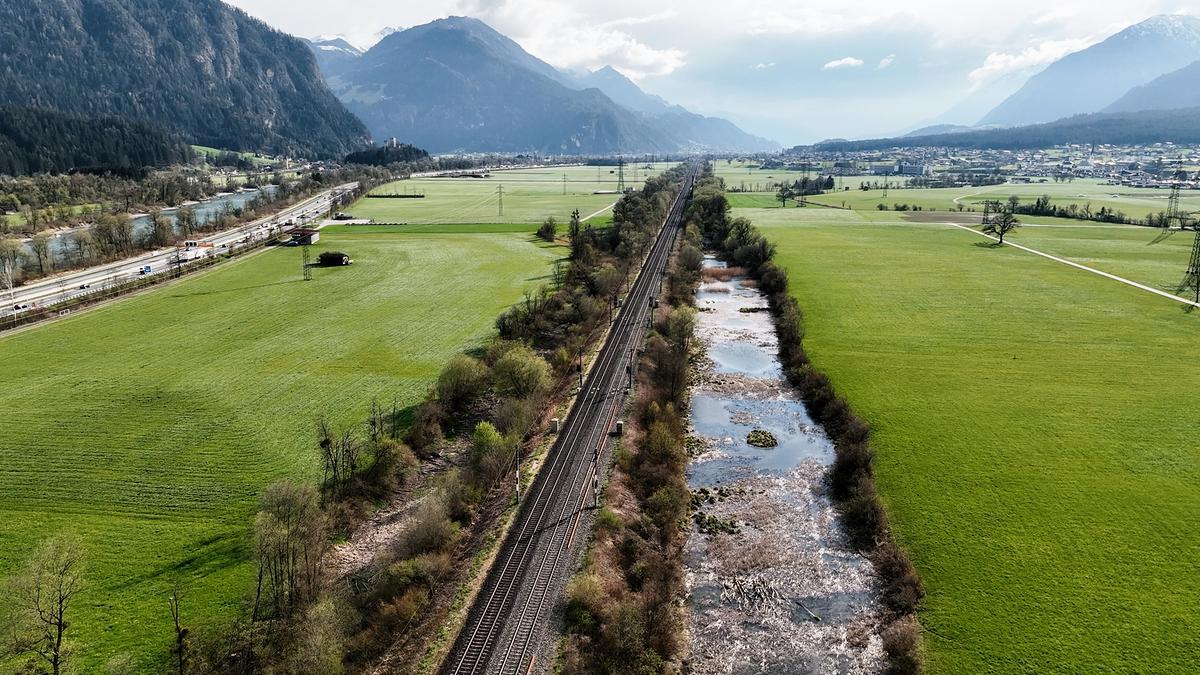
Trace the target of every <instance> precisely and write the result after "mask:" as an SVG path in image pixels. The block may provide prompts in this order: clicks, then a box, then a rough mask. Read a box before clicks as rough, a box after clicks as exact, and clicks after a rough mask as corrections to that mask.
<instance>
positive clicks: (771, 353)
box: [684, 257, 884, 675]
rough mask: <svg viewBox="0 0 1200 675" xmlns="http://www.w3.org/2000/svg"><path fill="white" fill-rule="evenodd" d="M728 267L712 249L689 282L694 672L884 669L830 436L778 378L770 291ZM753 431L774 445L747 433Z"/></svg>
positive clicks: (866, 573)
mask: <svg viewBox="0 0 1200 675" xmlns="http://www.w3.org/2000/svg"><path fill="white" fill-rule="evenodd" d="M723 268H725V265H724V263H722V262H720V261H717V260H715V259H713V258H711V257H709V258H707V259H706V260H705V269H706V274H705V277H706V279H705V281H704V282H703V283H702V285H701V287H700V289H699V291H698V292H697V294H696V305H697V308H698V309H699V310H700V313H699V317H698V321H697V333H698V336H699V338H700V340H701V341H702V342H703V343H704V345H705V348H706V357H705V359H704V361H703V363H702V365H701V367H700V372H699V373H698V377H697V378H696V383H695V384H694V385H693V388H692V402H691V424H692V432H693V436H694V437H695V438H696V439H697V440H698V443H692V445H693V447H692V460H691V463H690V465H689V468H688V475H687V479H688V483H689V487H690V488H691V490H692V493H693V495H694V498H693V502H694V503H697V504H699V507H698V511H697V513H698V516H697V521H700V520H703V521H704V523H705V527H703V528H702V527H701V526H700V525H699V524H698V522H694V523H693V527H692V533H691V536H690V537H689V539H688V543H687V544H686V547H685V551H684V564H685V568H686V577H687V588H688V608H689V612H688V642H689V645H688V647H689V649H688V651H689V654H690V659H689V664H690V666H691V669H692V672H694V673H698V674H709V673H712V674H730V675H732V674H738V675H740V674H743V673H875V672H880V671H881V670H882V669H883V667H884V660H883V649H882V640H881V638H880V616H881V609H880V604H879V599H878V589H877V579H876V575H875V573H874V569H873V567H872V565H871V563H870V562H869V561H868V560H866V559H865V558H864V557H863V556H862V555H860V554H859V553H857V552H855V551H854V550H853V549H852V548H851V547H850V546H849V545H848V544H847V540H846V537H845V535H844V533H843V532H842V529H841V524H840V522H839V520H838V516H837V513H836V511H835V510H834V507H833V504H832V503H831V501H830V498H829V497H828V495H827V493H826V484H827V477H828V473H829V467H830V465H831V463H832V461H833V456H834V455H833V444H832V443H831V442H830V440H829V438H828V437H827V436H826V435H825V433H824V431H823V430H822V429H820V428H819V427H817V426H816V425H815V424H814V423H813V421H812V419H811V418H810V417H809V416H808V413H807V411H806V410H805V407H804V403H803V402H802V401H800V400H799V397H798V395H797V394H796V392H795V391H794V390H793V389H792V388H791V387H790V386H789V385H788V384H787V382H786V381H785V380H784V378H783V372H782V367H781V365H780V362H779V359H778V357H777V351H778V349H777V346H778V343H777V339H776V337H775V330H774V326H773V323H772V318H771V314H770V312H769V308H768V305H767V301H766V298H765V297H764V296H763V295H762V293H760V292H759V291H758V290H757V289H756V288H755V287H754V284H753V282H752V281H751V280H748V279H745V278H743V277H736V276H735V277H732V278H729V277H728V274H727V273H726V274H724V275H722V274H721V273H720V272H717V273H715V274H714V271H715V270H720V269H723ZM722 276H724V277H725V279H722V278H721V277H722ZM726 279H727V280H726ZM754 430H762V431H766V432H769V433H770V434H771V435H772V436H774V439H775V440H776V441H777V445H776V446H775V447H770V448H760V447H755V446H752V445H750V443H749V442H748V440H747V437H748V435H749V434H750V432H751V431H754Z"/></svg>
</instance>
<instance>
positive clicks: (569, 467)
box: [441, 173, 695, 675]
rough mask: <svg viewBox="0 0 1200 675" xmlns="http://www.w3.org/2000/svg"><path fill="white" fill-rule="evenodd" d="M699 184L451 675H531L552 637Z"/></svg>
mask: <svg viewBox="0 0 1200 675" xmlns="http://www.w3.org/2000/svg"><path fill="white" fill-rule="evenodd" d="M694 183H695V174H694V173H691V174H689V175H688V176H687V177H685V178H684V179H683V182H682V184H681V187H680V190H679V194H678V195H677V196H676V198H675V201H674V203H673V204H672V205H671V209H670V211H669V212H668V215H667V218H666V220H665V221H664V222H663V225H662V227H661V228H660V229H659V232H658V236H657V237H656V239H655V242H654V246H653V247H652V248H651V250H650V253H649V254H648V256H647V258H646V264H645V265H644V266H643V267H642V269H641V271H640V272H639V273H638V275H637V278H636V279H635V280H634V283H633V286H632V288H631V289H630V292H629V294H628V296H627V297H626V299H625V303H624V306H623V307H622V308H621V311H620V312H619V313H618V315H617V319H616V323H615V324H614V325H613V329H612V331H610V333H609V336H608V339H607V340H606V341H605V343H604V346H603V347H602V348H601V350H600V353H599V355H598V357H597V359H596V362H595V365H594V367H593V368H592V371H591V373H590V374H589V375H588V378H587V380H586V381H585V382H584V386H583V389H582V391H581V392H580V395H579V397H578V398H577V399H576V400H575V404H574V405H573V406H572V408H571V412H570V414H569V415H568V417H567V421H566V424H565V425H564V427H563V429H562V431H561V432H560V434H559V437H558V439H557V440H556V441H555V443H554V444H553V445H552V446H551V449H550V452H549V455H548V457H547V460H546V464H545V465H544V466H543V467H542V470H541V471H540V472H539V473H538V476H537V478H536V479H535V480H534V482H533V485H532V486H530V489H529V491H528V496H526V498H525V500H524V501H523V502H522V503H521V505H520V506H519V507H518V510H517V517H516V520H515V522H514V523H513V526H512V528H511V529H510V531H509V533H508V536H507V537H506V538H505V540H504V542H503V543H502V544H501V548H500V552H499V554H498V555H497V556H496V559H495V562H494V563H493V564H492V567H491V569H490V570H489V571H488V574H487V577H486V578H485V580H484V583H483V585H482V587H481V588H480V591H479V594H478V595H477V596H476V599H475V602H474V604H473V605H472V606H471V609H470V610H469V612H468V614H467V621H466V623H465V625H464V626H463V629H462V631H461V632H460V633H459V635H458V638H457V639H456V641H455V643H454V647H453V648H452V649H451V651H450V654H449V656H448V657H447V659H446V661H445V662H444V663H443V664H442V670H441V672H442V673H445V674H447V675H468V674H475V673H492V672H498V673H506V674H517V673H520V674H522V675H524V674H525V673H528V672H530V671H531V670H532V669H533V666H534V662H533V661H534V659H535V658H536V655H537V652H538V649H537V646H536V645H535V644H534V642H535V640H536V637H537V635H538V634H539V632H544V631H542V630H541V629H543V628H545V626H544V625H543V623H544V622H545V621H546V620H547V619H548V617H549V612H548V611H547V609H548V607H550V606H552V605H553V603H554V601H555V600H556V597H557V596H556V594H555V593H554V591H555V589H557V588H558V587H559V584H557V583H555V582H556V580H558V579H559V575H560V574H561V572H562V567H563V564H564V562H565V561H566V560H567V559H568V558H569V552H570V549H571V547H572V545H573V544H574V542H575V541H576V540H577V539H578V532H577V530H578V528H579V523H580V519H581V517H582V515H583V511H584V509H585V507H586V505H587V501H588V496H589V493H591V492H592V487H593V485H595V484H598V481H599V479H600V474H601V466H602V465H601V459H602V457H603V456H604V446H605V445H606V443H605V441H606V439H607V437H608V435H609V432H610V430H611V429H612V426H613V424H614V422H615V421H616V416H617V414H618V413H619V412H620V410H621V408H622V406H623V405H624V402H625V398H626V394H627V389H626V381H627V378H628V377H629V373H630V372H632V371H631V370H628V369H632V367H633V365H634V363H633V359H634V358H635V357H636V354H637V347H638V346H639V345H640V344H641V343H642V341H643V339H644V337H645V333H646V330H647V328H648V325H649V319H650V316H651V311H652V303H653V299H654V298H655V297H657V295H658V291H659V289H660V286H661V283H662V279H663V276H664V274H665V272H666V267H667V263H668V262H669V260H670V257H671V251H672V249H673V248H674V246H675V240H676V238H677V236H678V233H679V230H680V229H681V226H682V224H683V215H684V210H685V209H686V207H687V203H688V200H689V199H690V197H691V193H692V188H693V185H694ZM622 366H627V368H628V369H627V368H623V367H622Z"/></svg>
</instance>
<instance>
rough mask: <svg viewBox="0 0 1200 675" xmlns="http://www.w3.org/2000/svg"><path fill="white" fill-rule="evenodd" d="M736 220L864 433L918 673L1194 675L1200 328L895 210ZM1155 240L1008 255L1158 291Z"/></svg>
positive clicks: (1063, 235) (1165, 267) (1096, 239)
mask: <svg viewBox="0 0 1200 675" xmlns="http://www.w3.org/2000/svg"><path fill="white" fill-rule="evenodd" d="M736 215H745V216H748V217H751V218H752V219H754V220H755V222H756V223H757V224H758V225H759V226H760V227H761V228H762V229H763V230H764V232H765V233H766V234H767V235H768V236H769V237H770V238H771V239H772V240H774V241H775V242H776V243H777V244H778V246H779V260H780V262H781V263H782V264H784V265H785V266H786V267H787V268H788V270H789V272H790V275H791V278H792V286H793V292H794V293H795V294H796V295H797V298H798V299H799V301H800V304H801V306H802V307H803V308H804V310H805V316H806V325H807V329H808V330H807V332H808V336H807V339H806V347H807V349H808V352H809V354H810V356H811V357H812V359H813V361H814V362H815V363H816V364H817V365H818V366H819V367H820V368H822V369H823V370H824V371H825V372H826V373H828V374H829V376H830V377H831V378H832V379H833V381H834V382H835V384H836V386H837V387H838V389H839V390H840V392H841V393H842V394H843V395H844V396H846V397H847V398H848V399H849V401H850V402H851V404H852V405H853V407H854V408H855V409H856V410H857V411H858V412H859V414H860V415H861V416H862V417H864V419H866V420H867V421H868V422H869V423H870V424H871V425H872V428H873V430H874V443H875V445H876V447H877V449H878V452H879V457H878V461H877V468H878V475H879V487H880V490H881V493H882V494H883V497H884V499H885V502H886V504H887V507H888V509H889V512H890V513H891V515H892V518H893V526H894V529H895V533H896V536H897V538H898V539H899V541H900V542H901V543H902V544H903V545H904V546H906V547H907V548H908V549H909V550H910V551H911V553H912V555H913V558H914V561H915V562H916V564H917V566H918V568H919V570H920V572H921V575H922V577H923V579H924V581H925V584H926V587H927V590H928V596H927V599H926V602H925V608H924V610H923V611H922V613H921V620H922V623H923V625H924V627H925V628H926V633H925V646H926V650H927V652H928V656H929V664H930V667H931V670H932V672H934V673H974V672H1189V671H1191V670H1193V669H1194V666H1195V658H1196V656H1195V655H1196V654H1197V653H1198V651H1197V650H1198V649H1200V613H1198V612H1197V611H1196V607H1197V606H1198V605H1200V584H1198V583H1197V579H1198V578H1200V577H1198V575H1197V563H1196V559H1197V554H1198V553H1200V530H1197V528H1196V527H1195V526H1196V523H1198V522H1200V499H1197V498H1196V488H1195V486H1196V484H1197V480H1198V479H1200V463H1198V462H1200V450H1198V446H1197V444H1196V441H1195V438H1194V432H1195V429H1196V425H1195V420H1194V415H1192V414H1191V412H1190V408H1189V407H1188V401H1190V400H1191V399H1192V398H1193V396H1194V392H1195V391H1197V389H1198V388H1200V369H1197V368H1194V367H1192V365H1191V364H1193V363H1194V362H1195V361H1196V360H1197V359H1198V358H1200V342H1198V341H1197V340H1196V331H1197V330H1198V329H1200V315H1197V314H1190V313H1186V312H1184V311H1183V309H1182V307H1181V306H1180V305H1178V304H1176V303H1172V302H1170V301H1168V300H1165V299H1162V298H1158V297H1156V296H1153V295H1151V294H1149V293H1146V292H1145V291H1140V290H1137V289H1134V288H1130V287H1128V286H1124V285H1121V284H1119V283H1116V282H1113V281H1110V280H1107V279H1104V278H1101V277H1098V276H1095V275H1091V274H1088V273H1086V272H1082V271H1079V270H1076V269H1073V268H1070V267H1068V266H1066V265H1062V264H1059V263H1054V262H1052V261H1048V260H1044V259H1041V258H1038V257H1035V256H1033V255H1030V254H1027V253H1023V252H1021V251H1018V250H1015V249H1012V248H1002V249H998V248H994V247H991V246H987V245H982V246H981V245H979V244H981V243H985V242H984V240H983V239H982V238H979V237H977V236H975V235H972V234H971V233H969V232H964V231H962V230H958V229H955V228H950V227H947V226H944V225H937V224H919V223H912V222H904V221H900V220H898V219H897V218H896V215H897V214H891V220H890V221H889V220H885V219H883V217H882V214H870V215H871V217H869V218H868V217H865V216H867V215H868V214H865V213H864V214H855V213H852V212H829V211H823V212H818V211H816V210H813V209H807V210H800V209H789V210H783V209H745V210H739V211H737V212H736ZM1154 235H1155V233H1154V232H1152V231H1151V232H1147V231H1145V230H1136V229H1133V228H1129V229H1123V230H1116V231H1115V232H1113V231H1110V230H1107V229H1104V230H1101V229H1082V228H1075V229H1069V228H1028V229H1025V230H1021V231H1019V232H1018V234H1017V235H1016V236H1015V237H1014V240H1017V239H1019V240H1020V241H1021V242H1022V243H1025V244H1027V245H1031V246H1034V247H1036V248H1043V249H1057V251H1051V252H1058V253H1068V254H1071V256H1072V257H1077V258H1086V259H1089V260H1091V263H1092V264H1093V265H1095V266H1098V267H1101V268H1102V269H1107V267H1109V266H1112V267H1120V268H1122V269H1123V271H1124V272H1125V273H1126V274H1128V275H1130V276H1134V277H1141V279H1139V280H1147V279H1163V280H1168V279H1173V274H1175V275H1177V274H1179V273H1181V272H1182V269H1183V267H1184V266H1186V252H1187V251H1186V246H1184V242H1183V237H1184V236H1186V235H1184V234H1183V233H1179V234H1177V235H1175V237H1176V238H1177V239H1178V240H1177V241H1175V240H1172V241H1170V242H1169V243H1168V244H1165V245H1164V244H1162V243H1160V244H1156V245H1148V244H1147V240H1148V239H1151V238H1153V236H1154ZM1189 243H1190V240H1189ZM1164 246H1170V247H1171V248H1169V249H1168V248H1165V247H1164ZM1160 247H1162V248H1160ZM1171 270H1174V273H1172V272H1171ZM1109 271H1118V270H1109Z"/></svg>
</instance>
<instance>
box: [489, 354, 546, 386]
mask: <svg viewBox="0 0 1200 675" xmlns="http://www.w3.org/2000/svg"><path fill="white" fill-rule="evenodd" d="M492 375H493V377H494V379H495V382H496V392H497V393H499V394H501V395H502V396H515V397H517V398H529V397H531V396H534V395H536V394H540V393H542V392H544V391H545V390H546V388H547V387H549V385H550V364H548V363H546V360H545V359H543V358H542V357H540V356H538V355H537V354H536V353H534V351H533V350H532V349H530V348H529V347H526V346H524V345H521V346H517V347H514V348H512V349H510V350H509V351H508V352H507V353H506V354H504V356H502V357H500V359H499V360H497V361H496V365H495V366H494V367H493V368H492Z"/></svg>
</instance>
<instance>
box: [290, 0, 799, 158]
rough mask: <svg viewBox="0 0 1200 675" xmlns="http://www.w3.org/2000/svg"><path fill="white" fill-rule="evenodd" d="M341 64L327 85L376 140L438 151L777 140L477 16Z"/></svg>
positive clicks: (635, 148) (598, 149)
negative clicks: (579, 65) (582, 71)
mask: <svg viewBox="0 0 1200 675" xmlns="http://www.w3.org/2000/svg"><path fill="white" fill-rule="evenodd" d="M311 46H312V47H313V49H314V50H320V48H321V47H322V46H335V45H319V44H315V43H313V44H311ZM325 51H329V54H330V56H335V55H334V54H333V52H332V51H331V50H325ZM344 56H345V57H346V59H347V60H346V61H342V60H341V59H342V58H343V57H344ZM336 59H337V62H336V63H334V59H328V60H323V61H322V63H323V66H324V67H325V68H326V70H325V74H326V79H327V80H328V82H329V84H330V86H331V87H332V88H333V90H334V92H335V93H336V94H337V95H338V97H339V98H341V100H342V101H343V102H344V103H345V104H346V105H347V107H349V108H350V109H351V110H352V111H354V112H355V113H356V114H357V115H358V116H359V117H360V118H361V119H362V120H363V121H364V122H365V123H366V125H367V127H368V129H370V131H371V133H372V134H373V135H374V136H375V138H376V139H377V140H382V139H385V138H390V137H395V138H399V139H401V140H404V141H405V142H409V143H413V144H415V145H419V146H421V147H423V148H427V149H429V150H430V151H433V152H452V151H498V152H542V153H547V154H578V153H620V152H670V151H679V150H692V149H697V150H703V149H714V148H722V149H727V148H728V149H746V150H752V149H758V148H759V147H762V146H763V145H764V144H765V145H770V142H768V141H763V140H762V139H758V138H755V137H753V136H749V135H748V134H745V133H744V132H742V131H741V130H739V129H737V128H736V127H735V126H733V125H732V124H731V123H729V122H726V121H724V120H716V119H712V118H705V117H702V116H699V115H693V114H692V113H689V112H687V111H686V110H683V109H682V108H672V107H671V106H670V105H669V104H667V103H666V102H665V101H661V99H658V100H656V99H655V97H652V96H649V95H647V94H645V93H644V92H642V91H641V90H640V89H638V87H637V86H636V85H635V84H634V83H633V82H630V81H629V80H628V79H627V78H625V77H624V76H622V75H621V74H620V73H618V72H616V71H615V70H613V69H611V68H608V69H601V70H599V71H597V72H596V73H591V74H589V75H586V76H584V77H582V78H576V77H573V76H571V75H568V74H566V73H563V72H561V71H559V70H557V69H556V68H554V67H553V66H551V65H550V64H548V63H545V62H544V61H541V60H539V59H537V58H536V57H534V56H532V55H531V54H529V53H527V52H526V51H525V50H524V49H522V48H521V47H520V45H518V44H517V43H515V42H513V41H512V40H510V39H509V38H507V37H505V36H503V35H501V34H500V33H498V32H496V31H495V30H492V29H491V28H490V27H488V26H487V25H486V24H484V23H483V22H481V21H478V20H476V19H471V18H464V17H451V18H448V19H441V20H438V21H434V22H432V23H429V24H426V25H423V26H417V27H415V28H410V29H408V30H405V31H400V32H397V33H394V34H392V35H389V36H388V37H386V38H384V39H383V40H381V41H380V42H379V44H377V45H375V46H374V47H372V48H371V49H369V50H368V51H367V52H366V53H365V54H363V55H362V56H359V57H350V56H349V54H348V53H346V52H339V53H338V54H337V55H336ZM606 91H607V92H611V93H610V94H607V95H606V93H605V92H606ZM614 98H620V99H622V100H624V101H625V103H624V104H620V103H619V102H614ZM776 147H777V146H776Z"/></svg>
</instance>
